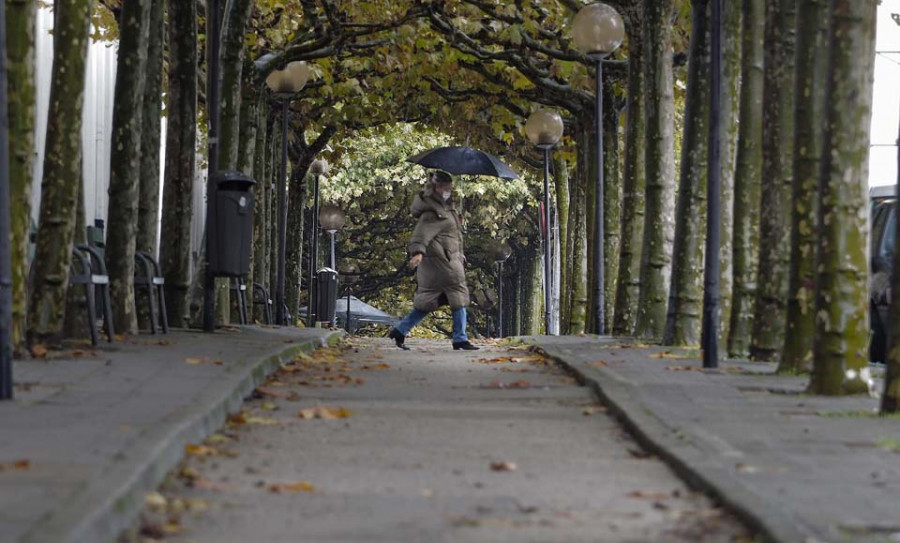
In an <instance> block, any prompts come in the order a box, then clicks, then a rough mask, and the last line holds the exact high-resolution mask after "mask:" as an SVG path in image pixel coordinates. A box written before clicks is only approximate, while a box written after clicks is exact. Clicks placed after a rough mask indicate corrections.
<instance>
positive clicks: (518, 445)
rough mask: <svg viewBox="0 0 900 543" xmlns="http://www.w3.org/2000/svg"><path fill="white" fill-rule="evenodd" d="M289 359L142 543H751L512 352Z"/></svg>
mask: <svg viewBox="0 0 900 543" xmlns="http://www.w3.org/2000/svg"><path fill="white" fill-rule="evenodd" d="M345 345H346V347H347V348H346V349H345V350H339V349H330V350H324V351H319V352H317V353H315V354H314V355H313V356H311V357H301V358H300V359H298V360H296V361H295V362H294V363H292V364H290V365H289V366H287V367H286V368H283V369H282V370H281V371H279V372H277V373H276V374H275V375H274V376H273V377H272V378H271V379H270V380H269V381H268V382H267V383H266V384H265V385H264V386H262V387H260V388H258V389H257V393H256V395H255V396H256V399H254V400H253V401H250V402H248V403H247V404H246V405H245V408H244V410H243V412H242V413H241V414H240V415H238V416H236V417H232V419H231V421H230V422H229V424H228V425H226V427H224V428H223V429H222V430H220V431H219V433H217V434H215V435H214V436H212V437H211V438H210V439H207V440H206V441H205V443H204V444H202V445H201V444H196V445H195V446H191V447H189V448H188V460H187V461H186V462H185V463H184V464H183V465H182V466H181V467H180V468H179V469H178V470H176V471H175V472H173V474H172V475H171V476H170V478H169V480H168V482H167V483H166V484H164V485H163V486H162V487H161V489H160V491H159V493H156V494H152V495H150V496H149V497H148V506H147V508H146V510H145V512H144V514H143V515H142V517H143V518H142V522H141V523H140V524H139V525H136V526H135V528H134V531H135V534H132V536H130V537H124V538H123V539H128V540H132V539H133V540H134V541H138V540H140V539H139V536H138V535H137V533H138V532H142V534H141V535H142V536H143V537H159V538H163V537H164V536H165V537H164V540H165V541H192V542H207V541H209V542H213V541H215V542H217V543H223V542H231V541H234V542H246V541H267V542H276V541H285V542H287V541H291V542H294V541H304V542H309V543H312V542H316V543H318V542H323V543H324V542H350V541H367V542H374V541H384V542H398V541H404V542H426V541H427V542H443V541H478V542H492V541H496V542H500V541H517V542H526V541H565V542H567V543H575V542H581V541H583V542H596V541H604V542H607V543H608V542H626V541H655V542H662V541H671V542H682V541H683V542H688V541H690V542H700V541H704V542H707V541H708V542H713V541H715V542H719V541H722V542H724V541H749V540H750V539H749V538H748V537H746V532H745V530H744V529H743V528H742V527H741V526H740V525H739V524H738V523H737V522H736V521H735V520H733V518H732V517H730V516H729V515H727V514H726V513H724V512H723V511H722V510H721V509H719V508H717V507H716V506H715V505H713V504H712V502H711V501H710V500H709V499H707V498H705V497H703V496H702V495H699V494H696V493H694V492H692V491H690V490H689V489H688V488H687V487H686V486H685V484H684V483H682V482H681V481H680V480H678V479H677V478H676V477H675V476H674V475H673V474H672V472H671V471H669V469H668V468H667V467H666V466H665V465H664V464H663V463H662V462H660V461H659V460H657V459H655V458H653V457H649V456H648V455H646V454H645V453H644V452H642V451H641V449H640V447H639V446H638V445H637V444H636V443H635V442H634V441H632V440H631V439H630V438H629V437H628V436H627V435H626V434H625V433H624V432H623V430H622V428H621V427H620V426H619V425H618V424H617V423H616V422H615V421H614V420H613V419H612V418H611V417H609V416H607V415H606V413H605V410H604V409H603V408H602V407H600V406H598V405H597V404H596V402H595V400H594V398H593V397H592V395H591V393H590V391H589V390H588V389H586V388H583V387H579V386H577V385H576V383H575V382H574V380H573V379H572V378H570V377H568V376H566V375H565V374H564V373H562V372H561V371H560V370H559V369H557V368H556V367H554V366H552V365H547V363H546V361H545V360H544V359H543V358H541V357H539V356H535V355H532V354H530V353H529V352H527V351H525V350H521V349H520V350H512V351H509V350H506V349H502V348H491V349H487V350H482V351H480V352H477V353H474V354H462V353H454V352H453V351H450V350H449V344H448V343H447V342H428V341H424V340H411V341H410V345H411V346H412V347H413V350H412V351H411V352H401V351H399V350H397V349H395V348H394V347H392V346H389V345H388V343H387V341H386V340H360V339H350V340H347V343H346V344H345Z"/></svg>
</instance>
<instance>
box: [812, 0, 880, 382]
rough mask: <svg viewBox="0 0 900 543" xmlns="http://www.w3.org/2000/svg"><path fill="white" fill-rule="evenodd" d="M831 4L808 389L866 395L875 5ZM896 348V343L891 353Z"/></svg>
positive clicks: (848, 0) (838, 0)
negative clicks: (817, 257)
mask: <svg viewBox="0 0 900 543" xmlns="http://www.w3.org/2000/svg"><path fill="white" fill-rule="evenodd" d="M831 6H832V21H831V26H830V31H829V36H828V43H830V44H831V51H830V55H829V57H830V59H829V62H828V66H829V71H828V91H827V92H828V94H827V97H826V101H825V104H826V106H825V107H826V119H827V120H826V132H825V148H824V152H823V157H824V165H823V167H822V177H821V183H820V193H821V195H822V201H821V207H820V211H819V213H820V221H819V224H821V229H822V236H820V237H819V247H818V250H819V260H818V271H817V274H816V282H817V287H818V288H817V289H816V319H815V343H814V344H815V347H814V355H815V363H814V367H813V374H812V379H811V380H810V387H809V388H810V392H813V393H815V394H828V395H836V394H867V393H868V392H869V382H868V381H869V377H868V375H866V374H867V373H868V369H869V360H868V340H869V311H868V310H869V296H868V290H867V287H868V261H867V260H868V258H867V257H868V228H867V226H868V224H867V221H868V206H869V198H868V194H867V193H868V176H869V129H870V126H869V125H870V122H871V120H872V90H873V79H874V71H875V15H876V9H877V7H876V3H875V2H859V1H858V0H834V1H832V2H831ZM897 326H898V323H897V322H896V321H895V322H894V327H895V329H896V327H897ZM894 337H896V335H895V336H894ZM897 346H898V344H897V343H893V344H892V347H891V350H892V351H894V350H896V349H897Z"/></svg>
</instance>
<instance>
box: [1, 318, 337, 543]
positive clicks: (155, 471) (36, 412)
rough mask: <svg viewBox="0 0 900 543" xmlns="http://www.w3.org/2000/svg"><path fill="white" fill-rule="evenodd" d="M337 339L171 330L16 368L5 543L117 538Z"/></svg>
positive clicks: (6, 447) (5, 479)
mask: <svg viewBox="0 0 900 543" xmlns="http://www.w3.org/2000/svg"><path fill="white" fill-rule="evenodd" d="M330 335H332V334H329V333H327V332H324V331H322V330H297V329H274V328H268V329H265V328H249V327H248V328H241V329H237V328H233V329H225V330H220V331H219V332H217V333H215V334H202V333H190V332H173V333H171V334H167V335H160V336H140V337H138V338H135V339H131V340H126V341H124V342H121V341H120V342H116V343H113V344H111V345H103V346H101V348H100V349H96V350H94V349H90V348H89V347H80V348H76V349H73V350H70V351H68V352H63V353H48V357H47V358H45V359H43V360H27V361H19V362H16V363H15V365H14V379H15V400H14V401H12V402H3V403H0V436H2V437H0V541H2V542H3V543H7V542H23V543H24V542H53V543H57V542H80V543H105V542H107V541H110V540H112V539H113V538H115V537H116V536H117V534H119V533H120V532H121V530H122V529H123V528H125V527H126V526H127V525H128V524H130V523H131V522H132V519H133V518H135V515H136V514H137V513H138V509H139V508H140V507H141V506H142V505H143V497H144V495H145V494H146V492H147V491H149V490H152V489H153V488H155V487H156V486H157V485H158V484H159V482H160V481H161V480H162V478H163V477H164V476H165V474H166V473H167V472H168V471H169V470H170V469H172V467H173V466H174V465H175V464H177V462H178V461H180V459H181V457H182V456H183V452H184V445H185V444H186V443H188V442H191V441H196V440H198V439H202V438H203V437H205V436H207V435H209V433H211V432H212V431H214V430H216V429H217V428H219V427H220V426H221V425H222V424H223V423H224V421H225V417H226V414H227V413H228V412H233V411H236V410H238V409H239V408H240V406H241V405H242V401H243V397H244V396H245V395H247V394H249V393H250V392H251V391H252V390H253V388H254V387H255V386H256V385H257V384H258V383H259V382H260V381H261V380H262V379H264V378H265V377H266V375H268V374H269V373H270V372H272V371H274V370H275V369H277V368H278V367H279V363H280V362H281V361H282V360H284V361H287V360H290V359H291V358H293V357H294V356H296V355H297V354H298V353H300V352H302V351H309V350H311V349H313V348H315V347H318V346H321V345H322V344H323V342H324V341H325V340H326V338H327V337H329V336H330ZM335 337H336V336H335Z"/></svg>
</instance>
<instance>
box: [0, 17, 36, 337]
mask: <svg viewBox="0 0 900 543" xmlns="http://www.w3.org/2000/svg"><path fill="white" fill-rule="evenodd" d="M36 13H37V4H36V3H35V2H6V56H7V98H8V102H9V108H8V109H9V159H10V161H9V181H10V187H9V188H10V203H11V209H10V211H11V213H10V215H11V216H10V223H11V224H10V227H11V231H12V239H11V240H10V244H11V246H12V247H11V249H12V252H11V259H12V282H13V289H12V293H13V309H12V315H13V317H12V318H13V321H12V325H13V328H12V342H13V349H15V350H19V349H20V347H21V346H22V344H23V343H24V339H25V328H26V326H27V323H26V315H27V311H26V307H27V306H28V300H27V298H26V293H27V292H28V290H27V289H26V288H25V285H26V281H27V276H28V235H29V227H30V219H31V183H32V180H33V178H34V112H35V80H34V77H35V72H34V55H35V53H34V51H35V49H34V48H35V15H36Z"/></svg>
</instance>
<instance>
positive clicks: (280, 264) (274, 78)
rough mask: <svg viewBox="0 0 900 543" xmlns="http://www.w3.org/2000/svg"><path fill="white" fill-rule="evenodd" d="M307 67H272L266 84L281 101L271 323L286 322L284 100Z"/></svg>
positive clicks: (296, 89)
mask: <svg viewBox="0 0 900 543" xmlns="http://www.w3.org/2000/svg"><path fill="white" fill-rule="evenodd" d="M308 80H309V67H308V66H307V65H306V63H305V62H303V61H297V62H291V63H290V64H288V65H287V67H285V69H284V70H275V71H273V72H272V73H270V74H269V77H267V78H266V85H267V86H268V87H269V89H271V90H272V92H273V93H274V94H275V97H276V98H278V99H280V100H281V186H280V187H279V190H278V259H277V264H276V266H277V269H276V270H275V323H276V324H280V325H285V324H287V322H286V321H287V319H286V317H285V312H284V276H285V253H286V252H287V161H288V150H287V136H288V103H289V101H290V99H291V98H292V97H293V96H294V95H295V94H297V93H298V92H300V91H301V90H302V89H303V87H305V86H306V82H307V81H308Z"/></svg>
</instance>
